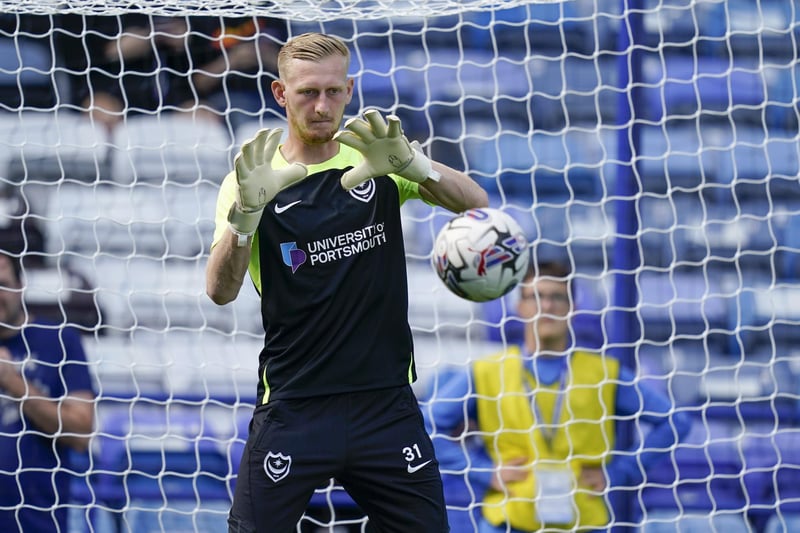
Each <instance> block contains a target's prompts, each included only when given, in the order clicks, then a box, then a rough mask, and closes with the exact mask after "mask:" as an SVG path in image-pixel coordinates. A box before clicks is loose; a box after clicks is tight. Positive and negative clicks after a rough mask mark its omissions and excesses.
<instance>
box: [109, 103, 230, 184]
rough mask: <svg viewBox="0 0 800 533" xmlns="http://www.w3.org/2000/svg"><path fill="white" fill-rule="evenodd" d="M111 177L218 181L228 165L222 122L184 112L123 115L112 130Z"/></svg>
mask: <svg viewBox="0 0 800 533" xmlns="http://www.w3.org/2000/svg"><path fill="white" fill-rule="evenodd" d="M111 143H112V146H113V150H114V154H113V159H112V167H111V172H112V180H113V181H114V182H116V183H119V184H125V185H127V184H131V183H137V182H145V183H151V184H162V183H179V184H195V183H198V182H201V181H205V182H209V183H215V184H219V183H220V182H221V181H222V178H223V177H224V176H225V175H226V174H227V173H228V171H229V170H230V166H231V161H232V157H231V155H232V154H231V149H232V144H233V139H232V136H231V134H230V133H229V132H228V131H227V129H226V128H225V127H223V126H222V125H221V124H219V123H217V122H213V121H210V120H201V121H198V120H196V119H194V118H193V117H192V116H191V115H188V114H183V113H180V114H179V113H164V114H160V115H152V116H151V115H140V116H135V117H128V118H127V119H126V120H125V121H124V122H123V123H122V124H120V125H118V126H117V127H116V128H115V129H114V133H113V136H112V141H111Z"/></svg>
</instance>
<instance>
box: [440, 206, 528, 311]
mask: <svg viewBox="0 0 800 533" xmlns="http://www.w3.org/2000/svg"><path fill="white" fill-rule="evenodd" d="M528 261H529V252H528V240H527V239H526V238H525V235H524V234H523V232H522V229H521V228H520V226H519V224H518V223H517V221H516V220H514V219H513V218H512V217H511V216H510V215H508V214H507V213H505V212H503V211H500V210H499V209H493V208H483V209H470V210H469V211H465V212H464V213H461V214H460V215H458V216H456V217H454V218H453V219H452V220H450V221H449V222H448V223H447V224H445V226H444V227H443V228H442V229H441V230H440V231H439V234H438V235H437V236H436V240H435V241H434V244H433V258H432V262H433V268H434V269H435V270H436V273H437V274H438V276H439V278H440V279H441V280H442V281H443V282H444V284H445V286H446V287H447V288H448V289H450V291H451V292H453V293H454V294H456V295H458V296H460V297H461V298H464V299H466V300H471V301H473V302H488V301H489V300H494V299H496V298H500V297H501V296H503V295H504V294H507V293H508V292H509V291H511V289H513V288H514V287H515V286H516V285H517V284H518V283H519V282H520V281H522V278H523V277H525V272H526V271H527V269H528Z"/></svg>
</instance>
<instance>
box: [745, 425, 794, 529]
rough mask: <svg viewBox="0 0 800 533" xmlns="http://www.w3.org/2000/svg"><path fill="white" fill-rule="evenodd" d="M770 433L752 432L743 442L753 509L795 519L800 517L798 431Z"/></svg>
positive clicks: (788, 428) (781, 429)
mask: <svg viewBox="0 0 800 533" xmlns="http://www.w3.org/2000/svg"><path fill="white" fill-rule="evenodd" d="M770 430H771V428H767V430H765V431H764V432H761V433H757V434H756V433H754V434H752V435H750V436H748V438H747V439H746V440H745V442H744V446H743V449H744V453H745V457H746V460H747V466H748V470H749V471H750V472H751V474H750V476H749V483H748V487H749V489H750V492H751V493H752V494H751V499H752V501H753V503H754V504H755V505H756V506H757V507H761V508H764V509H774V510H775V512H776V513H778V514H779V516H780V518H783V520H784V521H785V520H787V519H789V518H791V517H795V519H796V517H798V516H800V468H798V465H800V431H798V430H797V429H796V428H790V427H783V428H780V429H779V430H778V431H774V432H773V431H770ZM780 518H778V523H780ZM775 527H777V524H776V525H775ZM786 531H795V530H794V529H792V528H789V529H787V530H786Z"/></svg>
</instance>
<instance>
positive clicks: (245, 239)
mask: <svg viewBox="0 0 800 533" xmlns="http://www.w3.org/2000/svg"><path fill="white" fill-rule="evenodd" d="M228 229H229V230H231V233H233V234H234V235H236V246H237V247H239V248H244V247H245V246H247V245H248V244H249V239H250V237H252V236H253V234H252V233H242V232H240V231H237V230H236V228H234V227H233V225H232V224H228Z"/></svg>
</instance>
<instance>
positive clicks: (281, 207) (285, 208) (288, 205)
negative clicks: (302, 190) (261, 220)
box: [275, 200, 303, 215]
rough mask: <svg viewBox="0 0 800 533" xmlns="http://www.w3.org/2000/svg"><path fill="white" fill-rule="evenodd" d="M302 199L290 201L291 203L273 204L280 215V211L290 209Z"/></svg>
mask: <svg viewBox="0 0 800 533" xmlns="http://www.w3.org/2000/svg"><path fill="white" fill-rule="evenodd" d="M302 201H303V200H297V201H295V202H292V203H290V204H286V205H278V204H275V212H276V213H277V214H279V215H280V214H281V213H283V212H284V211H286V210H287V209H291V208H292V207H294V206H296V205H297V204H299V203H300V202H302Z"/></svg>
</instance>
